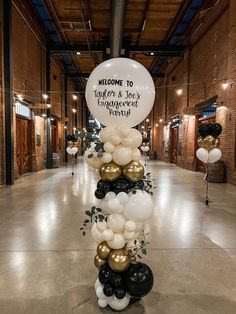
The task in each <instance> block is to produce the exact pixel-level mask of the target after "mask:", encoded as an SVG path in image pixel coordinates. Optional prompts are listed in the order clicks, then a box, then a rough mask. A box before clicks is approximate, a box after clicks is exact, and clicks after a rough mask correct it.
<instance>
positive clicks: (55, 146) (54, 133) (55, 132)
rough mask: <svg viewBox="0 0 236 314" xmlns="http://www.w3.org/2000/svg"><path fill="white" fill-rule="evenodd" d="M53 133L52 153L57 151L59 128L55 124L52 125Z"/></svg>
mask: <svg viewBox="0 0 236 314" xmlns="http://www.w3.org/2000/svg"><path fill="white" fill-rule="evenodd" d="M51 135H52V136H51V143H52V146H51V147H52V153H57V128H56V127H55V126H54V125H52V126H51Z"/></svg>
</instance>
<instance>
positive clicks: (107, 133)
mask: <svg viewBox="0 0 236 314" xmlns="http://www.w3.org/2000/svg"><path fill="white" fill-rule="evenodd" d="M115 133H116V130H115V129H114V128H112V127H106V128H103V129H101V131H100V132H99V139H100V141H101V142H103V143H106V142H109V140H110V138H111V136H112V135H113V134H115Z"/></svg>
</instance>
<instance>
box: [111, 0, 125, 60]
mask: <svg viewBox="0 0 236 314" xmlns="http://www.w3.org/2000/svg"><path fill="white" fill-rule="evenodd" d="M110 5H111V22H110V26H111V33H110V57H111V58H117V57H119V56H120V53H121V48H122V42H123V35H124V27H125V14H126V7H127V0H110Z"/></svg>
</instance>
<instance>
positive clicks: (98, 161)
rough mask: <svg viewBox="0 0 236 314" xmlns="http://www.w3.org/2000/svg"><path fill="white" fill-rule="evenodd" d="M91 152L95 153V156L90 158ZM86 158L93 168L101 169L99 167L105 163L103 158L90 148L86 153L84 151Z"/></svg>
mask: <svg viewBox="0 0 236 314" xmlns="http://www.w3.org/2000/svg"><path fill="white" fill-rule="evenodd" d="M90 154H93V157H92V158H88V156H89V155H90ZM84 159H85V161H86V163H87V164H88V165H89V166H90V167H92V168H94V169H99V168H100V167H101V166H102V164H103V162H102V160H101V158H98V157H97V156H96V154H95V153H94V152H91V151H90V150H86V151H85V153H84Z"/></svg>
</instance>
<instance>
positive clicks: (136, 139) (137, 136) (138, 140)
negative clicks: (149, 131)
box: [129, 129, 143, 148]
mask: <svg viewBox="0 0 236 314" xmlns="http://www.w3.org/2000/svg"><path fill="white" fill-rule="evenodd" d="M129 137H131V138H132V145H131V147H133V148H137V147H139V146H140V145H141V144H142V141H143V137H142V133H141V132H139V131H138V130H136V129H132V130H131V131H130V133H129Z"/></svg>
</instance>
